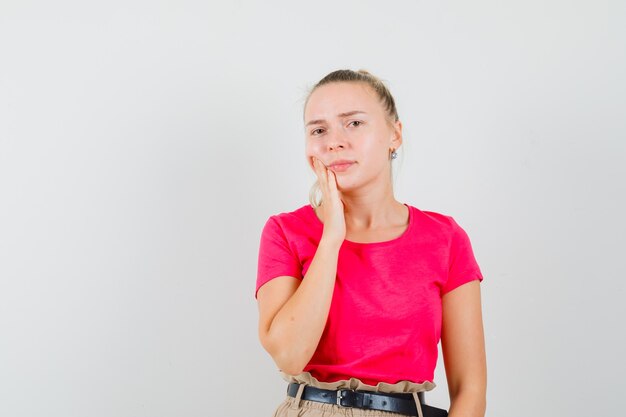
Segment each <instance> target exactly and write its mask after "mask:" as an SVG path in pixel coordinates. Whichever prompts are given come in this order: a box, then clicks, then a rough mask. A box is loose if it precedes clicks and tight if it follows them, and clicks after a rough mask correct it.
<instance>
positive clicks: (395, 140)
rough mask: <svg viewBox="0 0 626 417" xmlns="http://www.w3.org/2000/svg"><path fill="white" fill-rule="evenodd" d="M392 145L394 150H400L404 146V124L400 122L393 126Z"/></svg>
mask: <svg viewBox="0 0 626 417" xmlns="http://www.w3.org/2000/svg"><path fill="white" fill-rule="evenodd" d="M390 145H391V147H392V148H394V149H398V148H399V147H400V145H402V122H401V121H400V120H398V121H396V122H395V123H394V124H393V137H392V139H391V143H390Z"/></svg>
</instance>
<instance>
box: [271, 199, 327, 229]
mask: <svg viewBox="0 0 626 417" xmlns="http://www.w3.org/2000/svg"><path fill="white" fill-rule="evenodd" d="M319 227H322V224H321V222H320V220H319V219H318V218H317V215H316V214H315V211H314V210H313V207H312V206H311V205H310V204H306V205H304V206H302V207H299V208H297V209H295V210H292V211H285V212H281V213H277V214H273V215H271V216H270V217H269V218H268V219H267V221H266V223H265V229H266V230H267V229H273V230H280V231H281V232H282V233H283V234H284V235H285V236H289V235H293V234H296V235H301V234H306V233H311V232H313V231H315V230H316V229H317V228H319Z"/></svg>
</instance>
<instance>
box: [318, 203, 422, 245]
mask: <svg viewBox="0 0 626 417" xmlns="http://www.w3.org/2000/svg"><path fill="white" fill-rule="evenodd" d="M402 204H404V205H405V206H406V207H407V209H408V210H409V224H408V225H407V227H406V229H404V232H402V234H401V235H400V236H398V237H395V238H393V239H390V240H383V241H381V242H354V241H352V240H348V239H344V241H343V243H344V244H346V245H349V246H368V247H376V246H385V245H391V244H394V243H398V242H400V241H401V240H404V239H406V238H407V236H409V234H410V230H411V228H412V227H413V223H414V215H413V209H412V208H411V206H409V205H408V204H406V203H402ZM307 208H308V210H309V212H310V214H311V216H312V217H313V219H314V221H315V223H316V224H317V225H318V227H319V228H320V229H323V228H324V223H322V221H321V220H320V218H319V217H317V214H316V213H315V209H314V208H313V206H312V205H310V204H308V205H307Z"/></svg>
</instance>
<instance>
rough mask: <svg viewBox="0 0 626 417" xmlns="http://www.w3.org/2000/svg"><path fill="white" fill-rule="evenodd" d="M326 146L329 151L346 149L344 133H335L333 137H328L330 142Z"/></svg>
mask: <svg viewBox="0 0 626 417" xmlns="http://www.w3.org/2000/svg"><path fill="white" fill-rule="evenodd" d="M326 146H327V149H328V150H329V151H336V150H340V149H345V146H346V138H345V136H344V133H343V132H341V131H335V132H334V133H333V134H332V135H328V142H327V143H326Z"/></svg>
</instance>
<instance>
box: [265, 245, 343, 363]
mask: <svg viewBox="0 0 626 417" xmlns="http://www.w3.org/2000/svg"><path fill="white" fill-rule="evenodd" d="M338 253H339V247H338V246H337V245H336V244H332V243H326V242H320V244H319V246H318V248H317V252H316V253H315V256H314V258H313V260H312V262H311V265H310V267H309V270H308V271H307V273H306V276H305V277H304V279H303V280H302V282H301V283H300V280H298V279H296V278H294V277H279V278H274V279H273V280H271V281H269V282H268V283H267V284H265V285H263V286H262V287H261V288H260V289H259V292H258V295H257V298H258V300H259V316H260V320H259V338H260V340H261V344H262V345H263V347H264V348H265V350H267V352H268V353H269V354H270V355H271V356H272V358H273V359H274V362H275V363H276V365H277V366H278V368H279V369H281V370H282V371H284V372H286V373H287V374H290V375H297V374H299V373H300V372H302V369H303V368H304V367H305V366H306V364H307V363H308V362H309V360H310V359H311V357H312V356H313V353H314V352H315V349H316V348H317V345H318V343H319V341H320V338H321V337H322V333H323V331H324V327H325V326H326V320H327V319H328V312H329V311H330V303H331V300H332V295H333V289H334V287H335V277H336V274H337V256H338Z"/></svg>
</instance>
